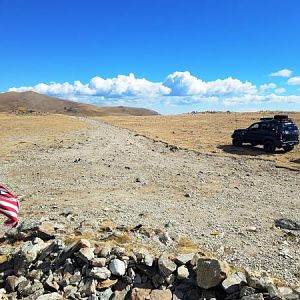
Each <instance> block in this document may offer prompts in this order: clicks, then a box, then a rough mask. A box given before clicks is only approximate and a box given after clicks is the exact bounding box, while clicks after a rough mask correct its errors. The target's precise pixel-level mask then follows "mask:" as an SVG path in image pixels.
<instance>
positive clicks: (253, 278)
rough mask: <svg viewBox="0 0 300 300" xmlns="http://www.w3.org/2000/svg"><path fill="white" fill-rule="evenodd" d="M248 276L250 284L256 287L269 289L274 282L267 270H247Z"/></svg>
mask: <svg viewBox="0 0 300 300" xmlns="http://www.w3.org/2000/svg"><path fill="white" fill-rule="evenodd" d="M246 278H247V283H248V285H249V286H250V287H253V288H254V289H260V290H263V289H267V287H268V286H269V285H272V284H273V280H272V279H271V278H270V277H269V276H268V274H267V273H265V272H259V271H249V270H246Z"/></svg>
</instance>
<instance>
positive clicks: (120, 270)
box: [109, 258, 126, 276]
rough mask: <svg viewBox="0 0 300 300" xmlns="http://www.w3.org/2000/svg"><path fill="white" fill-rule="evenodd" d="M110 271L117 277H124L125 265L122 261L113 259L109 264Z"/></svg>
mask: <svg viewBox="0 0 300 300" xmlns="http://www.w3.org/2000/svg"><path fill="white" fill-rule="evenodd" d="M109 269H110V271H111V273H112V274H114V275H117V276H123V275H124V274H125V272H126V266H125V263H124V262H123V261H122V260H120V259H117V258H116V259H113V260H112V261H111V262H110V264H109Z"/></svg>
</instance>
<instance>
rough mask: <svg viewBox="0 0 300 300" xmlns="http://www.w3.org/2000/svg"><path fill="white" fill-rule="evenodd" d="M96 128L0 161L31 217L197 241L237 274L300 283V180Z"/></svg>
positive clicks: (268, 166)
mask: <svg viewBox="0 0 300 300" xmlns="http://www.w3.org/2000/svg"><path fill="white" fill-rule="evenodd" d="M86 122H88V123H89V124H90V126H89V128H88V129H84V130H82V131H81V132H78V133H76V135H75V134H73V135H72V134H70V135H67V136H66V137H65V139H64V140H62V141H60V142H58V143H57V144H55V145H52V146H51V147H50V148H42V147H39V145H36V146H35V147H34V148H31V149H30V150H28V151H19V152H18V151H17V150H16V155H15V158H14V159H13V160H11V161H3V160H0V167H1V174H0V182H2V183H3V184H6V185H7V186H8V187H9V188H11V189H12V190H13V191H14V192H15V193H16V194H18V195H25V197H24V201H22V217H23V218H30V217H31V216H32V215H34V216H35V217H37V216H47V215H57V216H59V215H60V213H61V211H62V210H63V209H64V208H71V209H75V210H77V211H79V212H80V215H81V216H82V217H83V218H88V219H90V218H95V219H97V218H103V217H107V218H110V219H111V220H113V221H114V222H115V223H116V224H118V225H132V226H135V225H137V224H140V223H142V224H143V225H144V226H148V227H152V228H157V227H158V228H164V227H165V225H166V224H168V226H169V228H170V230H172V231H173V232H175V233H176V234H179V235H180V236H187V237H189V238H192V239H193V240H195V241H196V242H197V243H199V244H200V245H201V247H202V248H203V249H207V250H211V251H214V252H215V253H216V254H217V255H218V256H219V257H223V258H224V259H226V260H227V261H228V262H230V263H232V264H233V265H236V266H241V267H249V268H252V269H264V270H267V271H269V272H270V273H271V274H272V275H273V276H279V277H281V278H283V279H285V280H287V281H288V282H290V283H296V282H297V281H299V276H300V247H299V245H300V232H299V231H294V232H288V231H284V230H282V229H279V228H275V227H274V219H277V218H288V219H292V220H294V221H297V222H299V221H300V199H299V183H300V173H299V172H293V171H289V170H285V169H276V168H275V167H274V165H273V163H271V162H267V161H262V160H259V159H255V158H245V157H237V158H235V159H234V158H229V157H216V156H210V155H199V154H197V153H194V152H190V151H185V150H179V151H171V150H170V149H169V148H168V147H166V145H165V144H163V143H161V142H155V141H152V140H149V139H147V138H144V137H142V136H137V135H135V134H134V133H132V132H129V131H128V130H125V129H119V128H116V127H113V126H111V125H108V124H105V123H102V122H99V121H95V120H90V119H86Z"/></svg>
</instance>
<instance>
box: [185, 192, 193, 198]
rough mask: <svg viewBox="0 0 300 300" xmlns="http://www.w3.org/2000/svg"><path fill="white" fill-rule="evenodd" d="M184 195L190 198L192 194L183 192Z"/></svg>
mask: <svg viewBox="0 0 300 300" xmlns="http://www.w3.org/2000/svg"><path fill="white" fill-rule="evenodd" d="M184 197H186V198H192V194H191V193H186V194H184Z"/></svg>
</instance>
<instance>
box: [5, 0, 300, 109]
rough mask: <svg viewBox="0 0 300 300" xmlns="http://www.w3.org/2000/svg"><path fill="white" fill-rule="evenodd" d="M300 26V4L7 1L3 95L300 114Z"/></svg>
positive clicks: (262, 0)
mask: <svg viewBox="0 0 300 300" xmlns="http://www.w3.org/2000/svg"><path fill="white" fill-rule="evenodd" d="M299 20H300V1H298V0H243V1H240V0H226V1H220V0H193V1H192V0H185V1H176V0H173V1H169V0H160V1H158V0H151V1H146V0H145V1H141V0H127V1H126V0H110V1H96V0H94V1H92V0H85V1H83V0H76V1H75V0H74V1H67V0H59V1H58V0H51V1H48V0H44V1H38V0H26V1H25V0H0V91H1V92H5V91H8V90H14V91H26V90H35V91H37V92H42V93H46V94H48V95H53V96H58V97H62V98H68V99H73V100H78V101H84V102H88V103H95V104H99V105H120V104H121V105H129V106H142V107H149V108H152V109H156V110H159V111H160V112H162V113H180V112H187V111H191V110H241V111H242V110H262V109H279V110H300V77H299V76H300V59H299V58H300V54H299V53H300V39H299V37H300V26H299ZM280 70H285V71H282V72H279V73H276V72H278V71H280ZM272 73H273V75H276V76H271V74H272Z"/></svg>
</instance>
